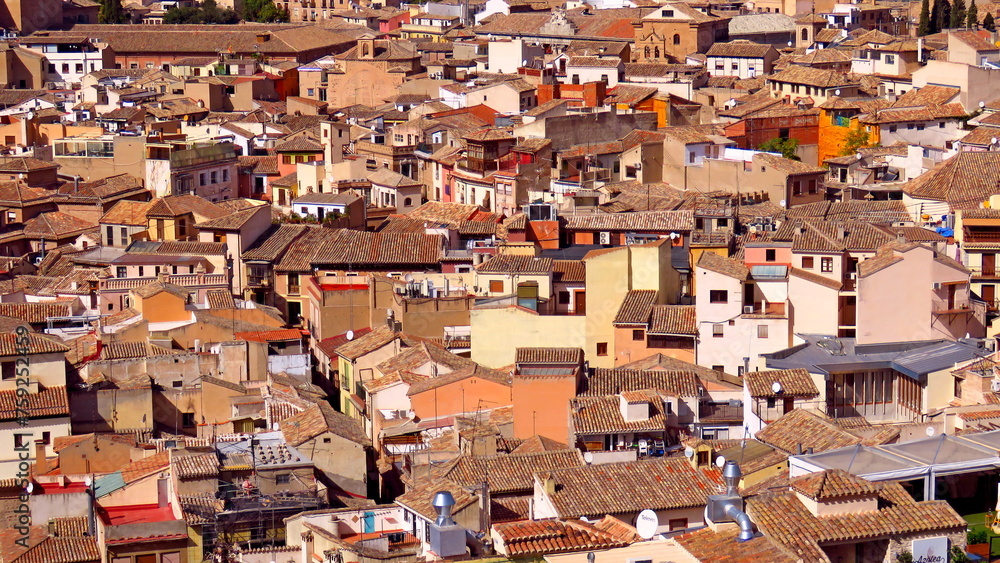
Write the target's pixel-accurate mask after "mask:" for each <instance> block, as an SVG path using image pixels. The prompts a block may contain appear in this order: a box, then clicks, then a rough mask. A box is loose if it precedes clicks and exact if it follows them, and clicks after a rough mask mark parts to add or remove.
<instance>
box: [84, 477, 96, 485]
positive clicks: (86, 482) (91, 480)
mask: <svg viewBox="0 0 1000 563" xmlns="http://www.w3.org/2000/svg"><path fill="white" fill-rule="evenodd" d="M83 484H84V485H86V486H88V487H89V486H91V485H93V484H94V478H93V477H91V476H90V475H87V477H86V478H85V479H84V480H83Z"/></svg>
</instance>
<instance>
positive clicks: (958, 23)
mask: <svg viewBox="0 0 1000 563" xmlns="http://www.w3.org/2000/svg"><path fill="white" fill-rule="evenodd" d="M964 26H965V0H955V3H954V4H952V5H951V23H949V24H948V27H951V28H960V27H964Z"/></svg>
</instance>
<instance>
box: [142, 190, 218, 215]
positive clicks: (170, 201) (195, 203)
mask: <svg viewBox="0 0 1000 563" xmlns="http://www.w3.org/2000/svg"><path fill="white" fill-rule="evenodd" d="M153 201H154V202H155V204H154V205H153V206H152V207H151V208H150V209H149V211H147V212H146V215H147V216H149V217H179V216H181V215H185V214H187V213H192V214H194V216H195V217H196V218H198V220H205V219H214V218H216V217H221V216H223V215H225V214H226V210H225V209H224V208H222V207H219V206H218V205H215V204H214V203H212V202H210V201H208V200H207V199H205V198H203V197H198V196H196V195H171V196H167V197H162V198H159V199H155V200H153Z"/></svg>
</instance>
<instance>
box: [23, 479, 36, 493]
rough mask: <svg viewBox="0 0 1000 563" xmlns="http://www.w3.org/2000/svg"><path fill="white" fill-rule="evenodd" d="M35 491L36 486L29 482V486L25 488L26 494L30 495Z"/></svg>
mask: <svg viewBox="0 0 1000 563" xmlns="http://www.w3.org/2000/svg"><path fill="white" fill-rule="evenodd" d="M34 490H35V484H34V483H32V482H31V481H28V485H27V486H26V487H24V492H26V493H28V494H29V495H30V494H31V492H32V491H34Z"/></svg>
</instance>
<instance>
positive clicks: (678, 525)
mask: <svg viewBox="0 0 1000 563" xmlns="http://www.w3.org/2000/svg"><path fill="white" fill-rule="evenodd" d="M668 526H670V531H671V532H674V531H677V530H684V529H686V528H687V527H688V520H687V518H676V519H673V520H670V522H669V523H668Z"/></svg>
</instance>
